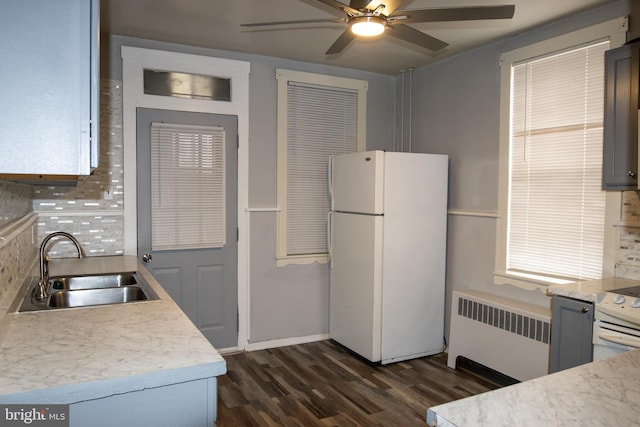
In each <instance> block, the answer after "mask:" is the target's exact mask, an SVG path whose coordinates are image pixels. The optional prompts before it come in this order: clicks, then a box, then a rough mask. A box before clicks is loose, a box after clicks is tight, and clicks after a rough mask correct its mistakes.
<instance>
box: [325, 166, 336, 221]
mask: <svg viewBox="0 0 640 427" xmlns="http://www.w3.org/2000/svg"><path fill="white" fill-rule="evenodd" d="M334 157H335V156H334V155H333V154H331V155H330V156H329V165H328V167H327V182H328V184H329V185H328V186H329V210H330V211H332V210H333V158H334Z"/></svg>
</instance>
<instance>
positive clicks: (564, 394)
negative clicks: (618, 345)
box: [427, 350, 640, 427]
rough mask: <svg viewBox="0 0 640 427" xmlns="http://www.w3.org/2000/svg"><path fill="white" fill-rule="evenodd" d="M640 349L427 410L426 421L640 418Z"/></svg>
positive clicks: (602, 422) (613, 421)
mask: <svg viewBox="0 0 640 427" xmlns="http://www.w3.org/2000/svg"><path fill="white" fill-rule="evenodd" d="M638 402H640V350H633V351H629V352H626V353H623V354H621V355H618V356H614V357H611V358H608V359H604V360H599V361H597V362H593V363H588V364H586V365H581V366H578V367H576V368H572V369H567V370H564V371H561V372H558V373H555V374H551V375H547V376H544V377H540V378H536V379H533V380H530V381H525V382H522V383H519V384H515V385H512V386H508V387H504V388H501V389H498V390H494V391H490V392H487V393H483V394H479V395H476V396H472V397H468V398H466V399H461V400H457V401H454V402H449V403H445V404H443V405H438V406H434V407H432V408H429V410H428V411H427V424H428V425H429V426H439V427H451V426H465V427H466V426H474V427H484V426H486V427H501V426H505V427H506V426H509V427H512V426H519V427H527V426H562V427H572V426H576V427H577V426H580V427H582V426H587V425H591V426H631V425H638V424H639V423H640V405H639V404H638Z"/></svg>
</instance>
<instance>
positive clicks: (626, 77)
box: [602, 44, 640, 190]
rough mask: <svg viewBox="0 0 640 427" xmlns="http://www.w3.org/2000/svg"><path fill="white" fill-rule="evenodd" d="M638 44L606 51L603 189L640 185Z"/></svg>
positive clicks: (629, 187)
mask: <svg viewBox="0 0 640 427" xmlns="http://www.w3.org/2000/svg"><path fill="white" fill-rule="evenodd" d="M639 50H640V45H639V44H633V45H628V46H622V47H620V48H617V49H612V50H609V51H607V52H606V54H605V58H606V62H605V84H606V86H605V112H604V153H603V162H604V163H603V168H602V173H603V189H605V190H633V189H637V188H638V77H639V75H640V69H639V67H638V64H639V57H640V55H639Z"/></svg>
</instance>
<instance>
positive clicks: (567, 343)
mask: <svg viewBox="0 0 640 427" xmlns="http://www.w3.org/2000/svg"><path fill="white" fill-rule="evenodd" d="M592 334H593V303H592V302H588V301H580V300H575V299H572V298H566V297H563V296H558V295H554V296H553V298H552V299H551V346H550V348H549V373H553V372H558V371H562V370H563V369H568V368H573V367H574V366H578V365H582V364H584V363H589V362H591V361H592V360H593V341H592V340H593V337H592Z"/></svg>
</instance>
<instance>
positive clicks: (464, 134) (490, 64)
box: [398, 0, 630, 336]
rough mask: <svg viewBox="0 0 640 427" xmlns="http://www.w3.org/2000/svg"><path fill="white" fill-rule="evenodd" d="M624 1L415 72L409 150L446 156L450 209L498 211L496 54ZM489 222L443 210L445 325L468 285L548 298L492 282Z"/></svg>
mask: <svg viewBox="0 0 640 427" xmlns="http://www.w3.org/2000/svg"><path fill="white" fill-rule="evenodd" d="M629 4H630V3H629V2H628V1H626V0H624V1H619V2H616V3H613V4H611V5H608V6H605V7H602V8H599V9H595V10H593V11H590V12H588V13H584V14H581V15H577V16H573V17H571V18H568V19H565V20H562V21H558V22H556V23H553V24H551V25H547V26H544V27H540V28H538V29H535V30H533V31H529V32H527V33H523V34H520V35H518V36H516V37H512V38H509V39H505V40H502V41H500V42H497V43H494V44H492V45H489V46H486V47H483V48H480V49H476V50H474V51H471V52H469V53H465V54H462V55H458V56H456V57H453V58H450V59H448V60H445V61H442V62H440V63H437V64H434V65H432V66H429V67H425V68H422V69H419V70H416V71H415V72H414V76H413V106H412V107H413V109H412V110H413V116H412V137H413V140H412V147H413V151H416V152H428V153H441V154H448V155H449V156H450V172H449V174H450V186H449V208H450V209H456V210H463V211H489V212H496V211H497V209H498V153H499V108H500V81H499V77H500V69H499V63H498V59H499V57H500V55H501V54H502V53H503V52H507V51H510V50H513V49H516V48H519V47H522V46H526V45H529V44H532V43H535V42H538V41H541V40H544V39H547V38H550V37H554V36H557V35H561V34H564V33H568V32H571V31H574V30H577V29H580V28H584V27H588V26H590V25H593V24H596V23H599V22H604V21H607V20H609V19H613V18H616V17H620V16H624V15H628V14H629V12H630V5H629ZM398 78H399V77H398ZM495 227H496V220H495V219H494V218H486V217H477V216H476V217H474V216H461V215H449V225H448V250H447V254H448V258H447V263H448V265H447V302H446V304H447V305H446V307H447V311H446V320H447V331H448V327H449V326H448V324H449V322H448V321H449V315H450V314H449V307H450V306H451V293H452V291H453V290H457V289H464V288H474V289H479V290H483V291H486V292H490V293H494V294H500V295H502V296H506V297H510V298H514V299H519V300H523V301H527V302H531V303H535V304H538V305H542V306H547V305H548V304H549V301H548V298H547V297H546V296H545V295H543V294H542V293H541V292H540V291H531V292H529V291H524V290H521V289H517V288H514V287H511V286H508V285H505V286H496V285H493V269H494V258H495V257H494V254H495V245H496V229H495ZM447 336H448V332H447Z"/></svg>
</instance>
